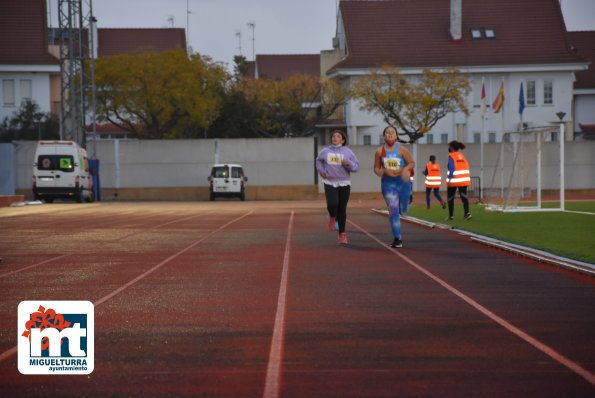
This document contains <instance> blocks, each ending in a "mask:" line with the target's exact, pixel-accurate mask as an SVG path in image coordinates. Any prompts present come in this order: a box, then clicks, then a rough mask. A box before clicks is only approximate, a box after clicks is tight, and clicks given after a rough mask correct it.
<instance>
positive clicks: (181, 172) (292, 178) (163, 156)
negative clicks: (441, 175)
mask: <svg viewBox="0 0 595 398" xmlns="http://www.w3.org/2000/svg"><path fill="white" fill-rule="evenodd" d="M36 144H37V143H36V142H35V141H19V142H16V143H15V158H16V173H15V175H16V188H17V189H25V190H27V189H30V188H31V175H32V169H33V158H34V156H35V147H36ZM91 145H93V144H90V146H91ZM119 145H120V148H119V156H118V159H119V162H120V164H119V168H120V169H119V184H120V185H119V186H118V187H116V182H117V176H118V173H117V172H116V157H115V155H116V149H115V145H114V141H98V142H97V147H96V153H97V158H98V159H99V160H100V178H101V186H102V188H131V187H147V188H150V187H193V186H194V187H206V186H207V185H208V181H207V176H208V175H209V173H210V168H211V165H212V164H213V163H214V161H215V140H163V141H162V140H135V141H121V142H120V143H119ZM407 147H408V148H409V150H410V151H411V152H412V153H413V154H414V157H415V159H414V160H415V161H416V166H415V175H416V179H415V184H414V190H415V191H423V190H425V187H424V184H423V175H422V170H423V169H424V167H425V164H426V163H427V161H428V158H429V156H430V155H435V156H436V161H437V162H438V163H439V164H440V165H442V166H443V168H445V166H446V163H447V157H448V151H447V146H446V145H422V144H415V148H414V146H413V145H408V146H407ZM322 148H323V146H320V147H319V148H318V149H317V150H316V149H315V148H314V139H312V138H291V139H284V138H280V139H230V140H219V160H220V162H229V163H231V162H234V163H240V164H242V165H243V166H244V169H245V172H246V175H247V176H248V178H249V181H248V184H249V185H255V186H288V185H289V186H291V185H310V184H314V183H315V163H314V161H315V158H316V155H317V152H319V151H320V150H322ZM350 148H351V149H352V150H353V151H354V153H355V155H356V156H357V158H358V160H359V162H360V170H359V172H358V173H354V174H353V175H352V183H353V186H352V187H353V192H380V179H379V178H378V177H377V176H376V175H375V174H374V172H373V164H374V152H375V151H376V149H377V148H378V146H377V145H369V146H368V145H352V146H350ZM87 149H88V152H89V153H92V152H93V148H91V147H88V148H87ZM499 152H500V144H484V182H485V183H484V186H486V185H487V184H488V181H489V179H490V176H491V175H492V173H493V171H494V168H495V167H496V165H497V161H498V155H499ZM464 153H465V155H466V157H467V159H468V160H469V163H470V167H471V175H472V176H479V175H480V166H481V156H480V153H481V145H480V144H468V145H467V148H466V149H465V151H464ZM594 153H595V141H583V142H578V141H574V142H565V159H566V176H565V177H566V189H595V157H594V156H593V154H594ZM559 159H560V157H559V143H558V142H547V143H545V144H544V149H543V155H542V162H543V174H544V178H543V187H542V188H543V189H557V188H558V187H559V174H558V170H559ZM2 172H3V173H4V172H7V173H11V172H13V171H11V170H2ZM531 178H532V177H531ZM532 181H534V178H533V180H532ZM531 188H533V189H534V188H536V186H535V184H532V185H531ZM319 192H323V190H322V187H321V186H319Z"/></svg>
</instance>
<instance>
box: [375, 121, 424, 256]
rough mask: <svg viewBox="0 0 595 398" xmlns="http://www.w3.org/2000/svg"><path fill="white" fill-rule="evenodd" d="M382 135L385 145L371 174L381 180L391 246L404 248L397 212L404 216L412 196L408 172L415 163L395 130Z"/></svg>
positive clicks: (376, 158)
mask: <svg viewBox="0 0 595 398" xmlns="http://www.w3.org/2000/svg"><path fill="white" fill-rule="evenodd" d="M382 135H383V136H384V145H383V146H381V147H380V148H378V150H376V153H375V155H374V173H375V174H376V175H377V176H378V177H380V178H381V183H380V185H381V188H382V196H383V197H384V200H385V201H386V205H387V206H388V215H389V217H388V218H389V222H390V226H391V229H392V232H393V237H394V239H393V243H392V244H391V247H403V241H402V239H401V217H400V213H403V214H406V213H407V209H408V206H409V195H410V194H411V183H410V182H409V175H410V171H409V170H411V169H412V168H413V167H414V166H415V163H414V162H413V157H412V156H411V153H410V152H409V151H408V150H407V148H405V147H404V146H403V145H400V144H399V143H398V142H397V129H396V128H395V127H393V126H388V127H386V128H385V129H384V131H383V132H382Z"/></svg>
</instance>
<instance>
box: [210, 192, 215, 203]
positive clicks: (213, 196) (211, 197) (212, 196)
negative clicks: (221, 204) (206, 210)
mask: <svg viewBox="0 0 595 398" xmlns="http://www.w3.org/2000/svg"><path fill="white" fill-rule="evenodd" d="M209 200H210V201H211V202H212V201H214V200H215V194H214V193H213V192H211V193H210V194H209Z"/></svg>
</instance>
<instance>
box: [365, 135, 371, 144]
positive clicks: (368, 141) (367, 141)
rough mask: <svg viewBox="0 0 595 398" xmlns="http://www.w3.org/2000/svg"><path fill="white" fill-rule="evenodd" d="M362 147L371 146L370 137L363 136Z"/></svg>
mask: <svg viewBox="0 0 595 398" xmlns="http://www.w3.org/2000/svg"><path fill="white" fill-rule="evenodd" d="M364 145H372V137H371V136H369V135H364Z"/></svg>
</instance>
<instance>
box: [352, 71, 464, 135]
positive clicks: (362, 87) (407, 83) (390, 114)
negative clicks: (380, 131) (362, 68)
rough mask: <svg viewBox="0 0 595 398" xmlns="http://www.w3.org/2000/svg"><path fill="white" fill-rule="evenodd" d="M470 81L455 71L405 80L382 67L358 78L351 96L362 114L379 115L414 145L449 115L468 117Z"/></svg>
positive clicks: (427, 73) (423, 74) (425, 73)
mask: <svg viewBox="0 0 595 398" xmlns="http://www.w3.org/2000/svg"><path fill="white" fill-rule="evenodd" d="M469 91H470V84H469V80H468V79H467V77H466V76H464V75H463V74H461V73H460V72H459V71H458V70H457V69H454V68H449V69H445V70H441V71H434V70H429V69H427V70H424V71H423V73H422V74H421V76H419V77H411V76H405V75H404V74H403V73H401V72H400V71H399V70H397V69H396V68H394V67H390V66H383V67H382V68H381V69H380V70H378V71H374V72H372V73H371V74H370V75H367V76H365V77H362V78H360V79H359V80H358V81H357V82H356V83H355V85H354V90H353V95H354V97H355V98H358V99H360V100H361V104H362V105H361V108H360V109H362V110H365V111H368V112H378V113H379V114H380V115H382V117H383V119H384V121H385V122H386V123H387V124H392V125H395V126H397V127H398V130H399V134H400V135H402V134H405V135H406V136H408V137H409V140H408V141H409V142H415V141H417V140H418V139H419V138H421V137H423V135H424V134H425V133H427V132H428V131H430V130H431V129H432V127H434V126H435V125H436V123H437V122H438V121H439V120H440V119H442V118H443V117H444V116H446V115H447V114H449V113H451V112H463V113H465V114H469V110H468V108H467V105H466V97H467V95H468V93H469Z"/></svg>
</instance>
